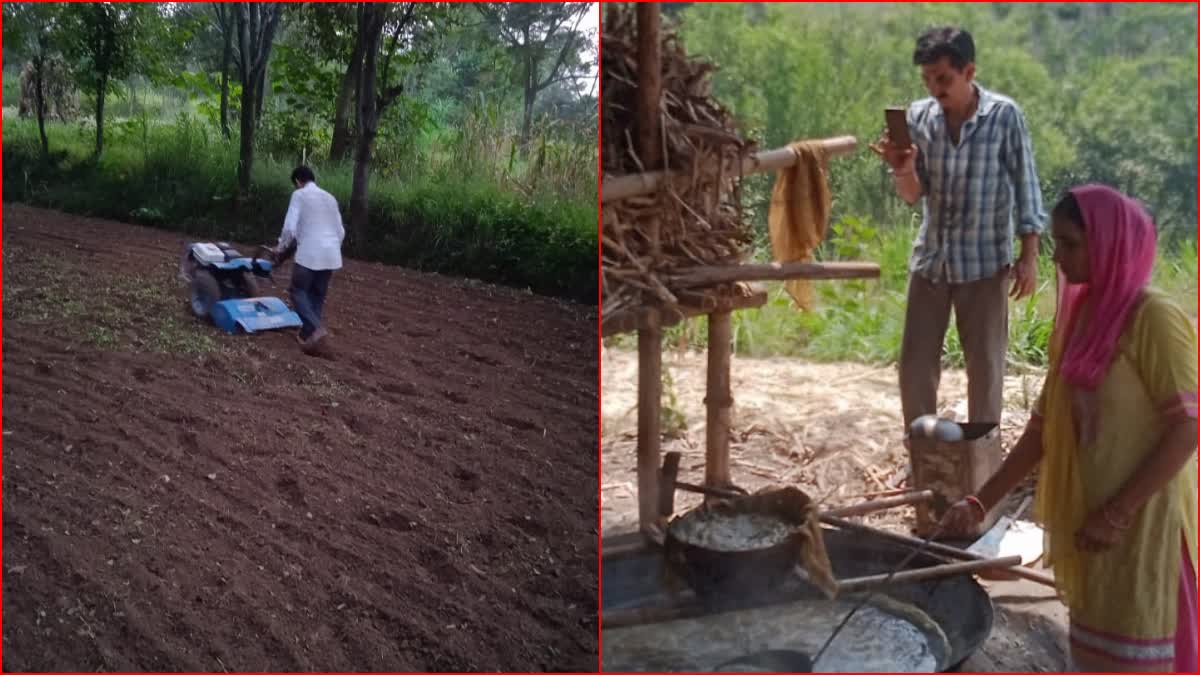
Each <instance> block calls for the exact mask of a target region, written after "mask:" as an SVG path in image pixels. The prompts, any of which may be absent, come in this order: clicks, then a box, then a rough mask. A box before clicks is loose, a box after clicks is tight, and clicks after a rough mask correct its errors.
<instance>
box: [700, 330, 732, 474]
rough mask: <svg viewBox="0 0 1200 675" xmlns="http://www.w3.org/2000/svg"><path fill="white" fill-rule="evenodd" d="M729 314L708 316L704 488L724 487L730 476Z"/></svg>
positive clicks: (730, 332) (730, 340) (730, 337)
mask: <svg viewBox="0 0 1200 675" xmlns="http://www.w3.org/2000/svg"><path fill="white" fill-rule="evenodd" d="M731 317H732V314H731V313H730V312H714V313H712V314H709V315H708V382H707V393H706V396H705V399H704V403H705V406H706V408H707V415H708V424H707V429H706V431H705V452H704V484H705V485H707V486H709V487H727V486H728V485H729V484H730V483H731V479H730V475H729V424H730V409H731V408H732V407H733V394H732V392H731V390H730V385H729V376H730V352H731V349H732V344H731V343H732V342H733V330H732V327H731V326H732V321H731Z"/></svg>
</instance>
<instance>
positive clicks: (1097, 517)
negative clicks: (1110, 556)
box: [1075, 504, 1130, 553]
mask: <svg viewBox="0 0 1200 675" xmlns="http://www.w3.org/2000/svg"><path fill="white" fill-rule="evenodd" d="M1129 520H1130V519H1126V518H1121V517H1119V516H1116V515H1115V514H1113V513H1112V510H1111V509H1110V508H1109V506H1108V505H1107V504H1106V505H1105V506H1102V507H1100V508H1098V509H1096V510H1094V511H1092V512H1091V513H1089V514H1088V517H1087V519H1086V520H1084V521H1083V527H1081V528H1079V531H1078V532H1076V533H1075V548H1077V549H1079V550H1080V551H1085V552H1087V553H1101V552H1103V551H1107V550H1109V549H1110V548H1112V547H1114V546H1116V545H1117V544H1119V543H1121V539H1123V538H1124V537H1125V530H1126V529H1127V528H1128V527H1129V524H1128V522H1129Z"/></svg>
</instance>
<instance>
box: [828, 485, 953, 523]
mask: <svg viewBox="0 0 1200 675" xmlns="http://www.w3.org/2000/svg"><path fill="white" fill-rule="evenodd" d="M933 496H934V495H933V490H921V491H920V492H913V493H911V494H905V495H897V496H895V497H884V498H882V499H872V500H870V501H866V502H862V503H860V504H851V505H850V506H840V507H838V508H836V509H829V510H828V511H825V512H824V513H823V514H822V515H825V516H833V517H835V518H850V517H851V516H861V515H863V514H864V513H873V512H875V511H883V510H884V509H890V508H894V507H896V506H907V505H909V504H919V503H922V502H928V501H932V500H933Z"/></svg>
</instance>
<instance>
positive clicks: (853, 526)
mask: <svg viewBox="0 0 1200 675" xmlns="http://www.w3.org/2000/svg"><path fill="white" fill-rule="evenodd" d="M821 522H823V523H825V524H827V525H833V526H834V527H840V528H843V529H847V530H857V531H859V532H866V533H870V534H874V535H877V536H880V537H883V538H884V539H890V540H891V541H894V542H896V543H899V544H907V545H909V546H920V545H921V544H923V543H925V541H924V540H923V539H917V538H916V537H908V536H905V535H903V534H897V533H895V532H889V531H887V530H881V529H879V528H877V527H870V526H868V525H859V524H858V523H855V522H853V521H849V520H844V519H842V518H838V517H836V516H828V515H822V516H821ZM925 550H927V551H929V552H931V553H940V554H941V555H944V556H946V557H948V558H957V559H959V560H987V558H985V557H984V556H981V555H979V554H976V553H971V552H970V551H964V550H962V549H961V548H955V547H953V546H946V545H945V544H939V543H937V542H930V543H929V545H928V546H927V547H926V549H925ZM1006 572H1007V573H1008V574H1012V575H1014V576H1018V577H1023V578H1025V579H1029V580H1030V581H1036V582H1038V583H1039V584H1043V585H1046V586H1050V587H1053V586H1054V577H1053V576H1051V575H1049V574H1046V573H1045V572H1039V571H1037V570H1031V569H1029V568H1028V567H1024V566H1021V565H1016V566H1014V567H1011V568H1009V569H1008V570H1006Z"/></svg>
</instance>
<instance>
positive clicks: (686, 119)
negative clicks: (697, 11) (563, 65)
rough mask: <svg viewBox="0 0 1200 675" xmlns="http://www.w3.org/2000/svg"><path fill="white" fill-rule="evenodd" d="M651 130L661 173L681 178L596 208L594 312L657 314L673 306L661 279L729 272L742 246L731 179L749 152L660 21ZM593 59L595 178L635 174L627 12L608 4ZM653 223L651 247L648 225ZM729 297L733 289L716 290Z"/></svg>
mask: <svg viewBox="0 0 1200 675" xmlns="http://www.w3.org/2000/svg"><path fill="white" fill-rule="evenodd" d="M659 38H660V40H661V45H662V46H661V53H662V99H661V125H662V144H663V163H664V167H665V168H666V169H668V170H670V171H676V172H679V173H681V174H682V178H681V179H680V180H676V181H668V182H664V184H663V187H662V189H660V190H659V191H658V192H657V193H656V194H651V195H645V196H639V197H631V198H629V199H625V200H621V201H619V202H615V203H607V204H605V205H604V239H603V289H604V304H603V307H602V311H603V312H604V314H605V315H606V316H611V315H614V314H616V313H619V312H622V311H625V310H628V309H631V308H634V307H637V306H638V305H641V304H642V302H643V294H644V293H650V294H651V295H652V296H653V298H654V299H657V300H658V301H660V302H662V303H663V304H664V305H666V306H667V307H672V308H673V307H676V306H677V303H678V302H679V297H678V295H677V293H676V292H675V291H673V290H672V289H671V288H669V287H668V286H667V285H666V284H665V283H664V282H663V280H662V278H661V275H663V274H664V273H668V272H670V271H671V270H674V269H678V268H683V267H693V266H698V265H713V264H717V265H719V264H733V263H737V262H739V261H740V260H741V259H742V256H743V254H744V253H745V251H746V248H747V245H748V244H749V243H750V241H751V230H750V227H749V226H748V225H747V224H746V223H745V222H743V220H742V217H741V194H740V189H739V184H740V180H739V178H740V176H739V172H740V169H741V166H742V159H743V158H744V157H745V156H747V155H748V154H750V153H751V152H752V151H753V150H754V147H753V144H752V143H749V142H747V141H745V140H743V139H742V138H741V136H740V135H739V134H738V132H737V130H736V128H735V125H734V123H733V120H732V118H731V116H730V115H729V113H728V111H726V110H725V108H724V107H722V106H721V105H720V104H719V103H718V102H717V101H716V100H714V99H713V97H712V83H711V80H710V76H711V74H712V72H713V71H714V70H715V69H716V66H715V65H714V64H712V63H709V62H706V61H703V60H701V59H696V58H693V57H689V56H688V55H687V53H686V52H685V51H684V50H683V47H682V45H681V44H680V42H679V39H678V37H677V36H676V34H675V32H674V31H673V30H672V29H671V26H670V25H669V24H668V22H667V19H666V17H664V20H663V24H662V27H661V28H660V35H659ZM603 45H604V48H603V54H602V57H601V58H602V59H603V61H602V63H603V69H602V71H601V72H602V78H603V79H602V83H601V84H602V87H603V92H604V96H603V101H604V103H603V121H602V124H603V142H604V174H605V176H607V177H616V176H622V175H626V174H633V173H641V172H643V171H645V169H644V168H643V165H642V162H641V161H640V159H639V158H638V153H637V147H636V139H637V137H638V130H637V119H636V118H637V96H638V93H637V92H638V76H637V69H638V49H637V18H636V10H635V8H634V6H633V5H632V4H628V3H621V4H615V3H614V4H610V5H607V7H606V13H605V17H604V37H603ZM655 219H657V220H658V223H659V226H658V227H659V242H658V246H657V247H655V246H654V244H653V242H651V241H650V237H649V236H648V234H649V232H650V223H651V222H652V221H653V220H655ZM725 291H726V292H734V289H733V288H727V289H725Z"/></svg>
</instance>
